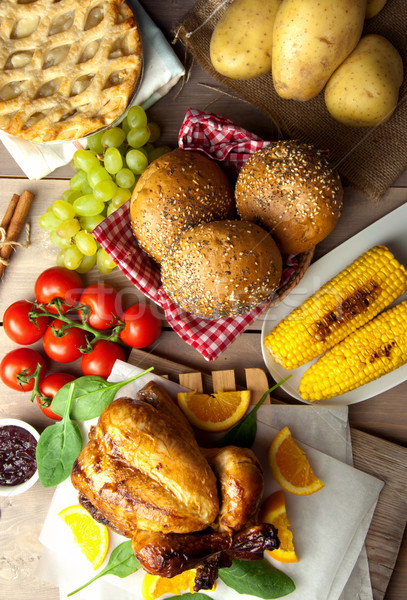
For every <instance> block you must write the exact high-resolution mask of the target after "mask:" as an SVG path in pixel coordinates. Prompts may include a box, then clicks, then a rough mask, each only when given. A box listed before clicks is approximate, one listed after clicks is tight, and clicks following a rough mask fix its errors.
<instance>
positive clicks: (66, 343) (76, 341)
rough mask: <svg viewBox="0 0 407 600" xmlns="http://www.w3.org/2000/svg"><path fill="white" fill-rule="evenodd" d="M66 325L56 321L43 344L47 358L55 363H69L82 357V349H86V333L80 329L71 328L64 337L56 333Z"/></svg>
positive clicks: (51, 325) (49, 329) (47, 331)
mask: <svg viewBox="0 0 407 600" xmlns="http://www.w3.org/2000/svg"><path fill="white" fill-rule="evenodd" d="M64 325H65V323H63V321H61V320H60V319H55V320H54V321H52V323H51V324H50V325H48V327H47V330H46V332H45V334H44V339H43V344H44V350H45V353H46V354H47V356H49V357H50V358H51V359H52V360H55V362H60V363H68V362H72V361H74V360H77V359H78V358H80V357H81V356H82V352H81V350H80V348H86V346H87V344H86V332H85V331H84V330H83V329H79V328H78V327H70V328H69V329H67V331H66V333H65V334H64V335H61V337H58V336H57V335H55V333H54V330H55V331H57V332H58V331H59V330H60V329H61V327H63V326H64Z"/></svg>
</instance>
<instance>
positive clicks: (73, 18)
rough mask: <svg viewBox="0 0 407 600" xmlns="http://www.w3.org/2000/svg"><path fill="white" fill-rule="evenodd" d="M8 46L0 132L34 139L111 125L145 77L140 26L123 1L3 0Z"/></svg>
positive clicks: (1, 29) (2, 30)
mask: <svg viewBox="0 0 407 600" xmlns="http://www.w3.org/2000/svg"><path fill="white" fill-rule="evenodd" d="M0 45H1V47H0V129H3V130H4V131H6V132H7V133H10V134H12V135H15V136H18V137H20V138H24V139H26V140H30V141H33V142H49V141H54V140H60V141H63V140H75V139H78V138H81V137H84V136H86V135H89V134H91V133H93V132H95V131H96V130H98V129H101V128H103V127H106V126H108V125H110V124H111V123H112V122H113V121H115V119H117V118H118V117H120V116H121V115H122V114H123V112H124V111H125V110H126V108H127V105H128V103H129V100H130V98H131V96H132V94H133V92H134V91H135V89H136V87H137V85H138V83H139V80H140V78H141V72H142V45H141V40H140V34H139V30H138V25H137V22H136V19H135V16H134V14H133V12H132V10H131V9H130V7H129V6H128V5H127V4H126V3H125V2H124V1H123V0H9V1H7V0H2V1H1V2H0Z"/></svg>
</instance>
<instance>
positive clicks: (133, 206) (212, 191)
mask: <svg viewBox="0 0 407 600" xmlns="http://www.w3.org/2000/svg"><path fill="white" fill-rule="evenodd" d="M234 215H235V202H234V198H233V190H232V187H231V184H230V182H229V179H228V178H227V176H226V174H225V173H224V172H223V171H222V169H221V168H220V166H219V165H218V164H217V163H216V162H215V161H213V160H212V159H210V158H208V157H207V156H206V155H205V154H202V153H201V152H192V151H188V150H181V149H180V148H177V149H176V150H173V151H172V152H168V153H167V154H164V155H163V156H161V157H160V158H158V159H157V160H155V161H153V162H152V163H151V164H150V165H149V166H148V167H147V169H146V170H145V171H144V173H143V174H142V175H141V177H140V179H139V180H138V182H137V184H136V187H135V188H134V191H133V194H132V197H131V200H130V218H131V225H132V229H133V233H134V235H135V237H136V239H137V242H138V244H139V246H140V247H141V248H142V249H143V250H144V251H145V252H147V254H149V255H150V256H151V257H152V258H154V259H155V260H156V261H157V262H158V263H161V260H162V257H163V255H164V254H165V253H166V252H167V250H168V248H169V246H170V245H171V243H172V242H173V241H174V240H175V239H176V238H177V237H178V236H179V235H180V234H181V233H182V232H183V231H186V230H187V229H189V228H190V227H194V226H195V225H198V223H204V222H207V221H215V220H219V219H227V218H232V217H233V216H234Z"/></svg>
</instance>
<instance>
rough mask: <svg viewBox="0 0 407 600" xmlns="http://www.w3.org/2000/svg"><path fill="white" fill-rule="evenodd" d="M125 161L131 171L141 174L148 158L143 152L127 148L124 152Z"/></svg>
mask: <svg viewBox="0 0 407 600" xmlns="http://www.w3.org/2000/svg"><path fill="white" fill-rule="evenodd" d="M126 163H127V166H128V167H129V169H131V170H132V171H133V173H136V175H141V173H142V172H143V171H144V170H145V169H146V167H147V165H148V158H147V156H146V154H144V152H142V151H141V150H136V149H135V148H133V150H129V151H128V152H127V154H126ZM126 187H127V186H126Z"/></svg>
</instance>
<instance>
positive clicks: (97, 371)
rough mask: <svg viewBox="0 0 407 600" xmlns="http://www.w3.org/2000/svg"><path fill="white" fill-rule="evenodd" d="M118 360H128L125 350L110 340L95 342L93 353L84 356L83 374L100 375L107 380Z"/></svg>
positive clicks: (82, 363)
mask: <svg viewBox="0 0 407 600" xmlns="http://www.w3.org/2000/svg"><path fill="white" fill-rule="evenodd" d="M116 359H119V360H126V354H125V352H124V350H123V348H122V347H121V346H120V345H119V344H115V342H110V341H109V340H98V341H97V342H95V345H94V347H93V350H92V352H87V353H86V354H83V355H82V360H81V369H82V373H83V374H84V375H98V376H99V377H103V378H104V379H107V378H108V377H109V375H110V373H111V370H112V368H113V365H114V363H115V361H116Z"/></svg>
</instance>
